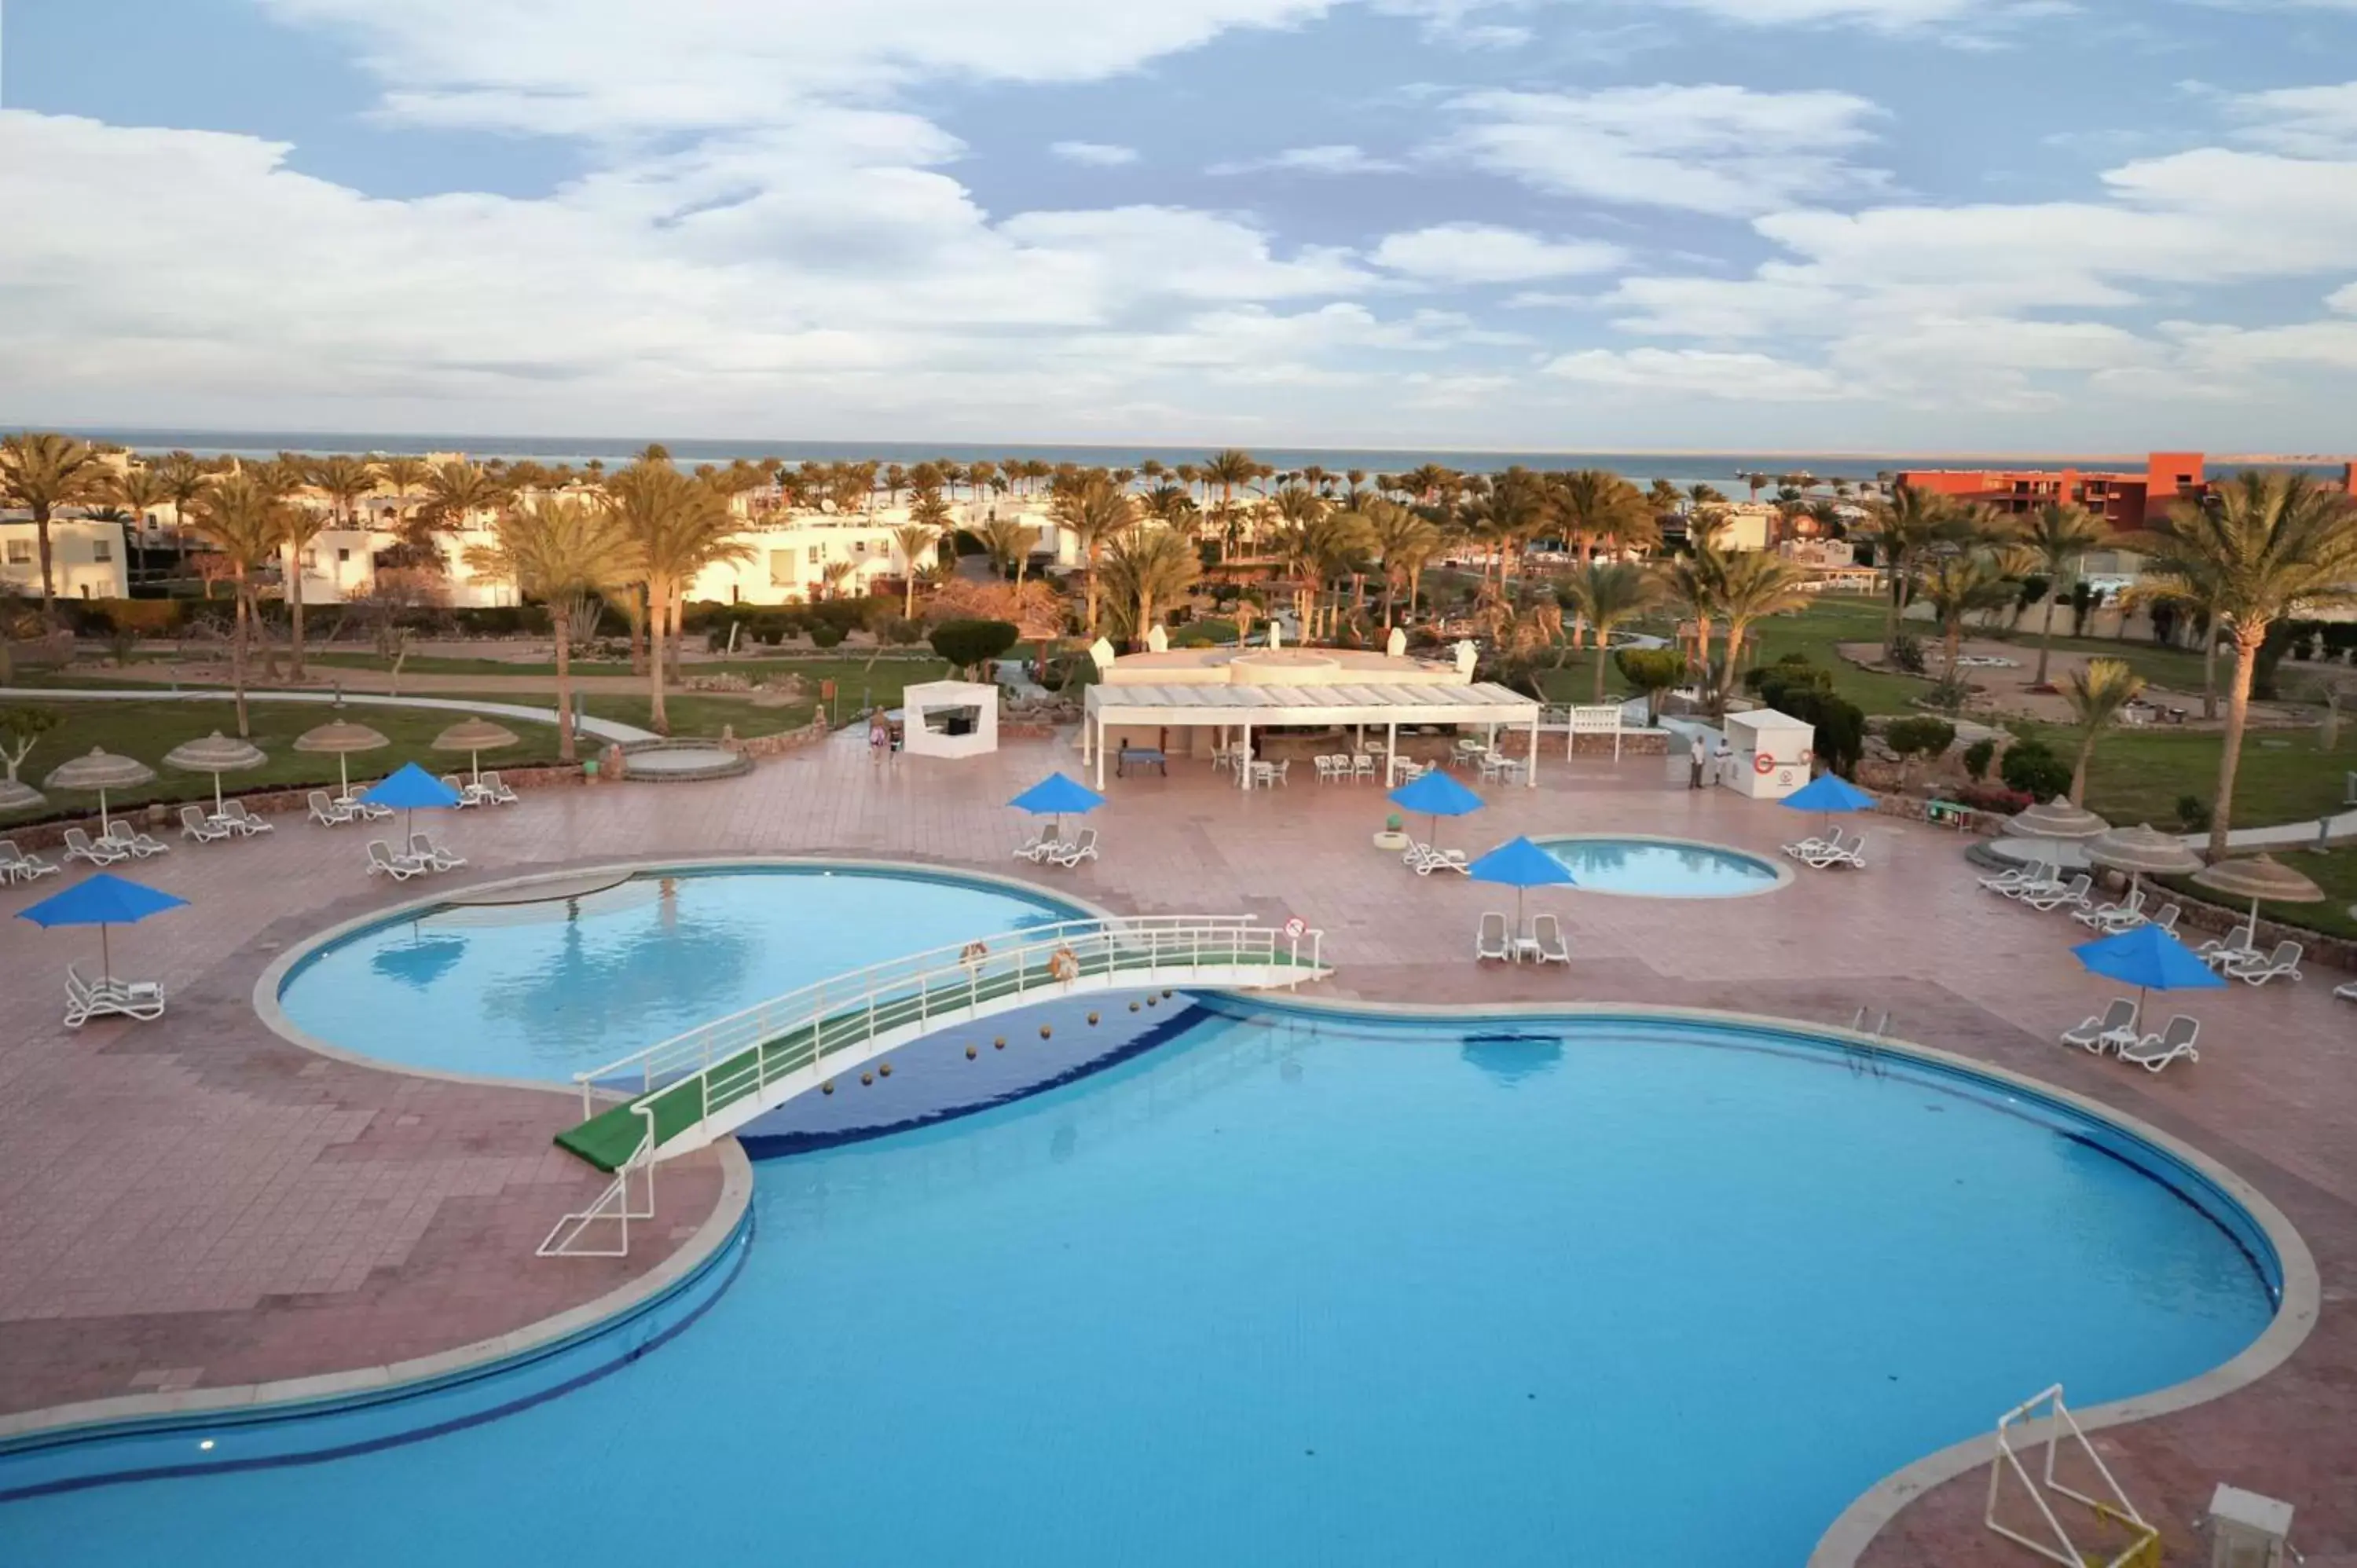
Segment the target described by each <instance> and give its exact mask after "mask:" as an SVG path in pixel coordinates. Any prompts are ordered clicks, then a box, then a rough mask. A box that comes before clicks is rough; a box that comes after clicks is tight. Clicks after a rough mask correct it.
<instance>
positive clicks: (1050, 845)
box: [1015, 828, 1097, 871]
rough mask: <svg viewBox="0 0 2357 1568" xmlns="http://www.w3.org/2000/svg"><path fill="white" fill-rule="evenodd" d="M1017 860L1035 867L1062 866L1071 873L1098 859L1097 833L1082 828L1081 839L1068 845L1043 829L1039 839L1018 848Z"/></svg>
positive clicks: (1094, 830) (1093, 830) (1091, 829)
mask: <svg viewBox="0 0 2357 1568" xmlns="http://www.w3.org/2000/svg"><path fill="white" fill-rule="evenodd" d="M1015 858H1016V859H1017V860H1028V861H1029V862H1030V863H1031V864H1032V865H1060V866H1062V867H1063V868H1064V869H1065V870H1067V871H1070V870H1071V868H1072V867H1074V866H1076V865H1080V864H1081V862H1082V861H1084V860H1094V859H1096V858H1097V831H1096V829H1094V828H1082V830H1081V836H1080V837H1078V838H1076V839H1073V840H1072V841H1071V842H1070V843H1066V842H1065V841H1064V840H1062V839H1060V838H1058V837H1056V836H1055V835H1054V834H1053V833H1052V832H1049V830H1047V829H1045V828H1042V829H1041V830H1040V831H1039V837H1038V838H1036V839H1033V840H1031V841H1030V842H1029V843H1025V844H1020V845H1017V848H1016V851H1015Z"/></svg>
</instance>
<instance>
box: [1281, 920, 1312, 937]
mask: <svg viewBox="0 0 2357 1568" xmlns="http://www.w3.org/2000/svg"><path fill="white" fill-rule="evenodd" d="M1308 934H1309V922H1308V921H1307V920H1305V919H1303V918H1301V917H1300V916H1298V915H1296V916H1294V917H1293V918H1291V919H1290V920H1287V921H1286V922H1285V940H1286V941H1289V942H1297V941H1299V940H1301V939H1302V938H1303V937H1306V936H1308Z"/></svg>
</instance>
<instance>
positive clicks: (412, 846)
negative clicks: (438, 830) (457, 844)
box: [409, 833, 467, 871]
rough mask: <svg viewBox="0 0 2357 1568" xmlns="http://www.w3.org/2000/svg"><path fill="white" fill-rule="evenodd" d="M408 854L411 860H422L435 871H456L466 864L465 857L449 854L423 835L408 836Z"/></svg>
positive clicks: (413, 834)
mask: <svg viewBox="0 0 2357 1568" xmlns="http://www.w3.org/2000/svg"><path fill="white" fill-rule="evenodd" d="M409 854H410V858H411V859H413V860H422V861H424V862H425V864H426V865H430V866H432V867H433V868H434V869H435V870H436V871H456V870H457V869H458V867H460V866H462V865H466V864H467V857H466V856H465V855H463V854H451V853H450V852H449V851H448V850H447V849H444V848H443V847H442V846H441V845H440V844H438V843H435V842H434V841H433V840H432V839H430V838H427V837H426V836H425V834H424V833H412V834H410V835H409Z"/></svg>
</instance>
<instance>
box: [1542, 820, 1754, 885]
mask: <svg viewBox="0 0 2357 1568" xmlns="http://www.w3.org/2000/svg"><path fill="white" fill-rule="evenodd" d="M1538 842H1539V847H1541V848H1542V849H1544V850H1545V851H1546V852H1547V853H1548V854H1551V855H1553V856H1555V859H1557V860H1559V861H1561V862H1563V864H1564V865H1566V867H1568V868H1569V870H1570V872H1571V875H1572V882H1573V885H1574V886H1577V887H1580V888H1582V889H1585V890H1586V891H1587V892H1590V893H1619V894H1625V895H1628V896H1631V897H1640V898H1741V897H1748V896H1749V895H1750V894H1754V893H1772V892H1774V891H1775V890H1776V889H1777V888H1779V887H1781V886H1783V885H1784V884H1785V883H1787V882H1789V881H1791V880H1792V873H1791V872H1789V871H1787V870H1786V869H1785V868H1784V867H1782V866H1781V865H1776V864H1775V863H1774V862H1773V861H1770V860H1763V859H1761V858H1760V856H1759V855H1756V854H1745V853H1744V852H1743V851H1741V850H1739V849H1727V848H1724V847H1722V846H1721V845H1718V844H1714V843H1693V842H1691V841H1688V840H1684V839H1657V838H1612V837H1603V836H1587V835H1576V836H1569V837H1562V838H1544V839H1541V840H1539V841H1538Z"/></svg>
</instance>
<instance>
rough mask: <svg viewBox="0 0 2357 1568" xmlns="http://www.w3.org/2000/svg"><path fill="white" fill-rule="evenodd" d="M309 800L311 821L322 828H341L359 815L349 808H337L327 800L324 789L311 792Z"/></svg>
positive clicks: (326, 793)
mask: <svg viewBox="0 0 2357 1568" xmlns="http://www.w3.org/2000/svg"><path fill="white" fill-rule="evenodd" d="M310 799H311V813H310V815H311V820H312V821H313V822H317V823H318V824H319V825H320V826H321V827H323V828H339V827H341V826H343V825H344V824H345V823H346V822H350V821H352V820H353V819H354V818H355V817H358V816H359V815H360V813H359V812H358V811H353V810H352V809H351V808H350V806H339V805H338V804H337V803H336V802H335V801H333V800H329V799H328V792H327V791H326V790H325V789H314V790H312V791H311V797H310Z"/></svg>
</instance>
